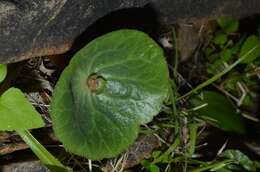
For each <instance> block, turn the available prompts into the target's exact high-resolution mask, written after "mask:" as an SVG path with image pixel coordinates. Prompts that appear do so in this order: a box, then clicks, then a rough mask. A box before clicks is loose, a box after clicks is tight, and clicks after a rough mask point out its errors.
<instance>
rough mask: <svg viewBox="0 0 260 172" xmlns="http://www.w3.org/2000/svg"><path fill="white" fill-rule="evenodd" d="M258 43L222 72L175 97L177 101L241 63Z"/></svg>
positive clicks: (257, 46)
mask: <svg viewBox="0 0 260 172" xmlns="http://www.w3.org/2000/svg"><path fill="white" fill-rule="evenodd" d="M259 47H260V45H256V46H254V47H253V48H252V49H250V50H249V51H248V52H247V53H246V54H244V55H243V56H242V57H241V58H239V59H238V60H236V61H235V62H234V63H233V64H231V65H230V66H228V67H227V68H226V69H224V70H223V71H222V72H220V73H218V74H216V75H214V76H213V77H212V78H210V79H208V80H207V81H205V82H203V83H202V84H200V85H198V86H197V87H196V88H194V89H192V90H191V91H189V92H188V93H186V94H184V95H183V96H181V97H178V98H177V101H179V100H181V99H183V98H185V97H188V96H190V95H191V94H194V93H196V92H197V91H198V90H200V89H202V88H204V87H206V86H208V85H210V84H211V83H213V82H215V81H216V80H218V79H220V78H221V77H222V76H223V75H225V74H226V73H228V72H229V71H230V70H232V69H233V68H234V67H235V66H237V65H238V64H239V63H241V62H242V61H243V60H245V59H246V58H247V57H248V56H249V55H250V54H251V53H253V52H254V50H256V49H257V48H259Z"/></svg>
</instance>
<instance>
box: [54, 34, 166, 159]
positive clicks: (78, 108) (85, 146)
mask: <svg viewBox="0 0 260 172" xmlns="http://www.w3.org/2000/svg"><path fill="white" fill-rule="evenodd" d="M167 93H168V69H167V64H166V61H165V59H164V56H163V51H162V49H161V48H160V47H159V46H158V45H157V44H156V43H155V42H154V41H153V40H152V39H151V38H150V37H149V36H148V35H146V34H144V33H142V32H139V31H134V30H120V31H115V32H111V33H109V34H106V35H104V36H102V37H99V38H97V39H95V40H94V41H92V42H91V43H89V44H88V45H87V46H86V47H84V48H83V49H82V50H80V51H79V52H78V53H77V54H76V55H75V57H73V59H72V61H71V63H70V65H69V66H68V67H67V68H66V69H65V70H64V72H63V73H62V75H61V77H60V79H59V81H58V83H57V85H56V88H55V91H54V99H53V101H52V106H51V117H52V120H53V128H54V131H55V133H56V135H57V137H58V138H59V139H60V140H61V141H62V143H63V144H64V146H65V148H66V149H67V150H69V151H71V152H73V153H75V154H78V155H81V156H85V157H87V158H89V159H93V160H96V159H103V158H109V157H113V156H115V155H117V154H119V153H121V152H122V151H124V150H125V149H126V148H127V147H128V146H129V145H131V144H132V143H133V142H134V140H135V138H136V137H137V134H138V130H139V125H140V124H144V123H147V122H149V121H151V120H152V118H153V117H154V116H155V115H157V114H158V113H159V111H160V109H161V105H162V103H163V101H164V99H165V98H166V97H167Z"/></svg>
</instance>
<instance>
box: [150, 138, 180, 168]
mask: <svg viewBox="0 0 260 172" xmlns="http://www.w3.org/2000/svg"><path fill="white" fill-rule="evenodd" d="M180 142H181V140H180V137H179V136H176V138H175V140H174V142H173V144H172V145H171V146H170V147H169V148H168V149H167V150H166V151H165V152H164V153H163V154H162V155H161V156H159V157H158V158H156V159H154V160H153V162H152V164H156V163H158V162H162V161H163V160H164V159H166V158H168V157H169V155H170V154H171V153H172V152H173V151H174V150H175V149H176V148H177V146H178V145H179V144H180Z"/></svg>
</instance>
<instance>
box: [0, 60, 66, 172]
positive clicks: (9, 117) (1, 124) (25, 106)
mask: <svg viewBox="0 0 260 172" xmlns="http://www.w3.org/2000/svg"><path fill="white" fill-rule="evenodd" d="M6 74H7V66H6V65H4V64H0V82H1V81H3V80H4V78H5V77H6ZM18 107H19V108H18ZM0 114H1V115H0V131H16V132H17V133H18V134H19V135H20V136H21V138H22V139H23V140H24V141H25V142H26V143H27V144H28V146H29V147H30V148H31V150H32V151H33V152H34V153H35V154H36V155H37V156H38V157H39V159H40V160H41V161H42V162H43V163H44V164H45V165H46V166H47V167H48V168H49V169H50V170H51V171H53V172H64V171H68V170H67V169H66V168H65V167H64V166H63V165H62V164H61V163H60V162H59V161H58V160H57V159H56V158H55V157H53V156H52V155H51V154H50V153H49V152H48V151H47V150H46V149H45V148H44V147H43V146H42V145H41V144H40V143H39V142H38V141H37V140H36V139H35V138H34V137H33V136H32V135H31V134H30V132H29V131H28V130H29V129H35V128H40V127H43V126H44V122H43V120H42V119H41V117H40V114H38V112H37V111H36V110H35V109H34V107H33V106H32V105H31V104H30V103H29V102H28V101H27V99H26V98H25V96H24V94H23V93H22V91H21V90H19V89H17V88H13V87H12V88H9V89H8V90H7V91H5V92H4V93H2V94H1V96H0Z"/></svg>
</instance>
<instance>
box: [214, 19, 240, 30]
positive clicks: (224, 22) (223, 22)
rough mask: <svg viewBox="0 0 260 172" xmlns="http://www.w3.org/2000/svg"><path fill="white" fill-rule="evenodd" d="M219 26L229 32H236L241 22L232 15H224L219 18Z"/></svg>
mask: <svg viewBox="0 0 260 172" xmlns="http://www.w3.org/2000/svg"><path fill="white" fill-rule="evenodd" d="M217 22H218V24H219V26H220V27H221V28H222V29H223V30H224V31H225V32H226V33H227V34H230V33H234V32H236V31H237V30H238V27H239V22H238V20H236V19H233V18H231V17H223V18H220V19H218V20H217Z"/></svg>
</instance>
